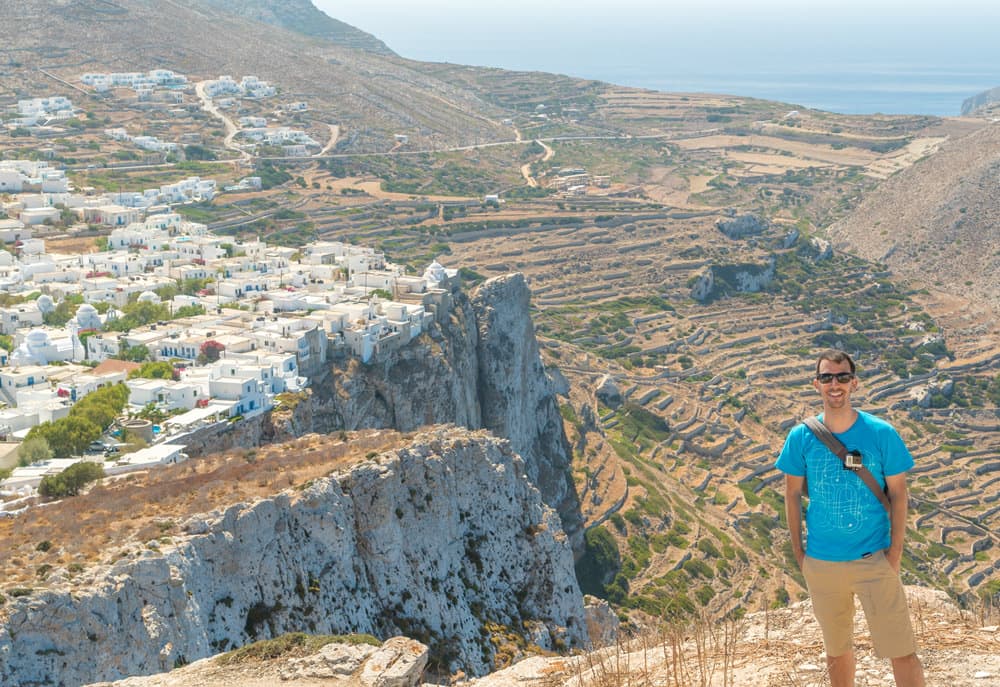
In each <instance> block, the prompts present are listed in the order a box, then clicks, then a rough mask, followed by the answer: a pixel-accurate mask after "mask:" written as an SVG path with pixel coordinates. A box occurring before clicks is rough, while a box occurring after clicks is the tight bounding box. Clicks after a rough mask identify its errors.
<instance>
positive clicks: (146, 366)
mask: <svg viewBox="0 0 1000 687" xmlns="http://www.w3.org/2000/svg"><path fill="white" fill-rule="evenodd" d="M137 377H138V378H141V379H173V378H174V366H173V365H171V364H170V363H168V362H165V361H162V360H160V361H157V362H148V363H143V364H142V367H140V368H139V369H138V370H132V371H131V372H129V375H128V378H129V379H136V378H137Z"/></svg>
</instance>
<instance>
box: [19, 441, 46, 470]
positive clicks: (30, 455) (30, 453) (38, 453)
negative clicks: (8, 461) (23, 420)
mask: <svg viewBox="0 0 1000 687" xmlns="http://www.w3.org/2000/svg"><path fill="white" fill-rule="evenodd" d="M50 458H52V449H51V448H50V447H49V442H47V441H46V440H45V439H44V438H43V437H35V438H34V439H26V440H24V441H22V442H21V445H20V446H18V447H17V462H18V465H20V466H21V467H25V466H27V465H31V464H32V463H40V462H41V461H43V460H49V459H50Z"/></svg>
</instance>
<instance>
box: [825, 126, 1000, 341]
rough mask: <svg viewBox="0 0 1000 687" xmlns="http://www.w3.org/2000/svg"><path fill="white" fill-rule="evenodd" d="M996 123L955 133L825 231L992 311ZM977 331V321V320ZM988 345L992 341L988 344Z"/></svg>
mask: <svg viewBox="0 0 1000 687" xmlns="http://www.w3.org/2000/svg"><path fill="white" fill-rule="evenodd" d="M998 178H1000V125H998V124H996V123H993V124H990V125H989V126H986V127H984V128H982V129H979V130H976V131H974V132H972V133H970V134H968V135H964V136H955V137H953V138H951V139H950V140H949V141H948V142H947V143H945V144H944V145H942V146H941V149H940V150H939V151H938V152H937V153H936V154H934V155H932V156H929V157H927V158H924V159H921V160H920V161H919V162H918V163H917V164H915V165H913V166H912V167H910V168H909V169H907V170H904V171H901V172H900V173H898V174H896V175H895V176H893V177H892V178H890V179H888V180H887V181H886V182H885V183H883V184H882V185H881V186H880V187H879V189H878V192H876V193H873V194H871V195H869V196H868V197H867V198H866V199H865V201H864V202H863V203H861V205H860V206H859V207H858V208H857V209H856V210H855V211H854V212H853V213H851V214H850V215H849V216H848V217H845V218H844V219H843V220H841V221H839V222H837V223H835V224H833V225H832V226H831V227H830V228H829V234H830V238H831V239H832V240H833V241H834V242H835V243H836V245H838V246H839V247H842V248H843V249H845V250H848V251H850V252H852V253H855V254H857V255H860V256H863V257H865V258H867V259H869V260H873V261H878V262H881V263H884V264H885V265H887V266H888V267H889V268H890V269H891V270H892V271H893V273H894V274H896V275H897V276H898V277H900V278H903V279H906V280H907V281H910V282H911V283H913V284H917V285H921V286H924V287H927V288H929V289H932V290H937V291H944V292H947V293H951V294H955V295H962V296H964V297H965V298H967V299H968V301H969V302H970V306H969V307H970V309H971V310H973V311H975V310H976V306H977V305H981V306H986V308H987V309H986V310H985V312H984V314H985V313H991V314H992V316H993V318H994V319H995V318H996V316H997V314H998V313H1000V199H998V197H997V192H996V191H997V179H998ZM982 324H983V325H984V326H988V325H985V323H982ZM995 344H996V340H995V339H994V345H995Z"/></svg>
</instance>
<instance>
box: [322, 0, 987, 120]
mask: <svg viewBox="0 0 1000 687" xmlns="http://www.w3.org/2000/svg"><path fill="white" fill-rule="evenodd" d="M315 2H316V5H317V7H319V8H320V9H321V10H324V11H325V12H327V14H330V15H331V16H333V17H336V18H337V19H340V20H341V21H346V22H347V23H349V24H352V25H353V26H356V27H358V28H360V29H362V30H364V31H367V32H369V33H371V34H373V35H375V36H376V37H378V38H379V39H381V40H382V41H384V42H385V43H386V44H387V45H388V46H389V47H390V48H391V49H392V50H394V51H395V52H396V53H398V54H399V55H401V56H403V57H408V58H411V59H416V60H424V61H430V62H447V63H453V64H467V65H476V66H486V67H500V68H504V69H513V70H525V71H545V72H554V73H558V74H567V75H570V76H576V77H581V78H590V79H598V80H602V81H608V82H611V83H616V84H620V85H625V86H636V87H640V88H650V89H655V90H662V91H673V92H689V93H722V94H730V95H741V96H750V97H757V98H763V99H768V100H778V101H781V102H786V103H789V104H791V105H794V106H796V107H800V108H815V109H820V110H826V111H830V112H838V113H843V114H873V113H883V114H928V115H938V116H957V115H959V114H960V112H961V107H962V102H963V101H964V100H965V99H966V98H969V97H972V96H975V95H977V94H979V93H981V92H983V91H986V90H989V89H991V88H994V87H996V86H1000V41H998V40H996V37H995V28H996V27H997V26H1000V3H987V2H977V0H952V1H951V2H950V3H948V4H947V5H942V4H940V3H937V4H930V3H929V2H923V0H909V2H902V1H896V0H870V1H869V2H862V1H861V0H839V2H837V3H832V2H827V1H826V0H809V1H808V2H801V1H797V2H792V1H791V0H756V1H755V2H752V3H746V2H744V3H737V2H735V0H701V1H700V2H698V3H697V4H695V3H690V4H688V3H678V2H672V1H671V0H660V1H659V2H653V1H652V0H618V1H617V2H608V1H607V0H602V2H597V1H596V0H575V1H574V0H535V1H531V0H506V1H505V2H503V3H490V4H486V3H483V4H476V3H475V2H459V0H424V1H423V2H421V3H412V1H411V0H407V2H408V3H409V4H406V3H404V2H403V1H402V0H315Z"/></svg>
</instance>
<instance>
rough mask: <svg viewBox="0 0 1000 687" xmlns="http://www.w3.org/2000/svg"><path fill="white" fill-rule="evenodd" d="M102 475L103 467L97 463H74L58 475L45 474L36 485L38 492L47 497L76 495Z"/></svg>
mask: <svg viewBox="0 0 1000 687" xmlns="http://www.w3.org/2000/svg"><path fill="white" fill-rule="evenodd" d="M102 477H104V468H102V467H101V466H100V465H98V464H97V463H91V462H90V461H81V462H79V463H74V464H73V465H70V466H69V467H68V468H66V469H65V470H63V471H62V472H60V473H59V474H58V475H46V476H45V477H43V478H42V481H41V483H40V484H39V485H38V493H39V494H41V495H42V496H45V497H49V498H58V497H60V496H76V495H77V494H79V493H80V490H81V489H83V488H84V487H85V486H87V485H88V484H90V483H91V482H95V481H97V480H99V479H101V478H102Z"/></svg>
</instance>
